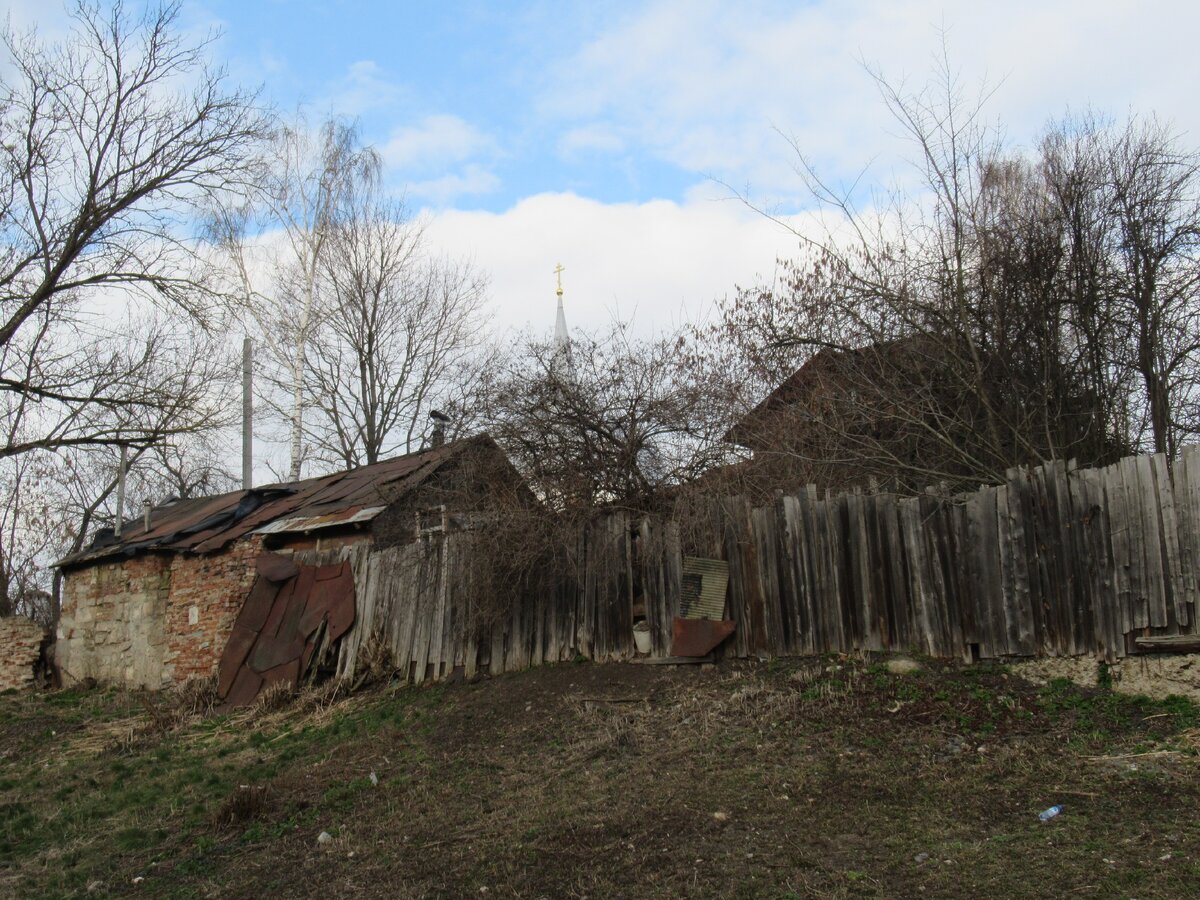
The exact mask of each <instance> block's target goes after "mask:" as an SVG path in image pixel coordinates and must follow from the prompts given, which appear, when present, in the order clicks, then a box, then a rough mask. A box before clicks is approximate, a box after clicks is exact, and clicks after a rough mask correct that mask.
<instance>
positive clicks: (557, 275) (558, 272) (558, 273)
mask: <svg viewBox="0 0 1200 900" xmlns="http://www.w3.org/2000/svg"><path fill="white" fill-rule="evenodd" d="M565 271H566V269H564V268H563V264H562V263H559V264H558V265H556V266H555V267H554V277H555V278H557V279H558V290H557V291H556V293H557V294H558V296H560V297H561V296H562V295H563V290H562V273H563V272H565Z"/></svg>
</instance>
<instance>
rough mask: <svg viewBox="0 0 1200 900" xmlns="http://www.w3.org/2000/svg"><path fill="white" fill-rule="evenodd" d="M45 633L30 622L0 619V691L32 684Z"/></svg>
mask: <svg viewBox="0 0 1200 900" xmlns="http://www.w3.org/2000/svg"><path fill="white" fill-rule="evenodd" d="M44 637H45V632H43V631H42V626H41V625H39V624H38V623H37V622H35V621H33V619H27V618H25V617H24V616H10V617H9V618H7V619H0V691H11V690H13V689H15V688H23V687H25V686H27V685H28V684H30V682H32V681H33V668H34V666H35V665H37V661H38V657H40V656H41V649H42V638H44Z"/></svg>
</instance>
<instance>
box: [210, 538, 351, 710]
mask: <svg viewBox="0 0 1200 900" xmlns="http://www.w3.org/2000/svg"><path fill="white" fill-rule="evenodd" d="M270 565H271V563H270V562H268V568H269V566H270ZM293 565H294V567H295V568H296V571H297V574H296V575H295V576H294V577H292V578H290V579H288V580H287V581H285V582H282V583H280V584H276V583H273V582H271V581H268V580H267V579H266V578H265V577H261V576H260V577H259V578H257V579H255V582H254V585H253V586H252V588H251V590H250V593H249V595H248V597H247V601H246V605H245V606H243V607H242V612H241V614H239V616H238V621H237V623H236V624H235V625H234V630H233V634H232V636H231V638H230V642H229V643H228V644H227V645H226V647H225V652H224V654H223V655H222V658H221V667H220V676H219V691H220V694H221V696H222V697H224V698H225V700H226V704H227V705H229V706H243V705H246V704H248V703H250V702H252V701H253V700H254V698H255V697H256V696H257V695H258V692H259V690H260V689H261V688H262V686H263V685H265V684H272V683H274V682H276V681H285V680H286V681H290V682H291V683H292V684H298V683H299V681H300V679H301V678H302V677H303V676H304V673H305V672H307V671H308V666H309V663H310V662H311V661H312V657H313V653H314V652H315V649H316V647H315V643H314V636H315V634H316V633H317V631H318V629H319V628H320V626H321V623H322V622H326V623H327V624H326V636H327V639H328V640H330V641H336V640H337V639H338V638H340V637H341V636H342V635H343V634H345V633H346V631H348V630H349V628H350V626H351V625H352V624H353V623H354V574H353V571H352V569H351V567H350V563H349V561H342V562H339V563H335V564H333V565H329V566H303V565H296V564H293ZM252 603H253V604H254V608H253V609H251V604H252ZM247 623H252V624H255V625H260V626H261V628H251V627H247Z"/></svg>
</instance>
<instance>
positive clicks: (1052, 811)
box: [1038, 805, 1063, 822]
mask: <svg viewBox="0 0 1200 900" xmlns="http://www.w3.org/2000/svg"><path fill="white" fill-rule="evenodd" d="M1062 811H1063V808H1062V807H1061V806H1057V805H1056V806H1052V807H1050V808H1049V809H1044V810H1042V811H1041V812H1040V813H1038V818H1039V819H1041V820H1042V821H1043V822H1049V821H1050V820H1051V819H1053V818H1054V817H1055V816H1057V815H1058V814H1059V813H1060V812H1062Z"/></svg>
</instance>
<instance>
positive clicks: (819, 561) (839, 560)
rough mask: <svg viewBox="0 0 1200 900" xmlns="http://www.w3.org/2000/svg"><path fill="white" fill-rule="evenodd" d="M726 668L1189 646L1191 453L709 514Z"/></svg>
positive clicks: (1198, 532)
mask: <svg viewBox="0 0 1200 900" xmlns="http://www.w3.org/2000/svg"><path fill="white" fill-rule="evenodd" d="M720 505H721V509H720V515H719V516H718V517H717V519H718V521H719V522H720V523H721V528H722V534H721V536H720V537H721V539H720V540H719V541H718V540H717V536H716V535H715V534H713V535H712V545H713V546H714V547H719V548H720V550H721V551H722V553H721V555H722V556H723V557H724V558H725V559H727V560H728V561H729V566H730V595H729V603H730V614H731V616H732V617H733V618H735V619H736V620H737V622H738V631H737V633H736V635H735V637H734V648H733V650H734V652H736V653H737V654H738V655H741V656H747V655H756V654H757V655H788V654H804V653H813V652H822V651H828V650H852V649H885V648H891V649H904V650H910V651H917V652H922V653H928V654H931V655H934V656H942V657H962V658H963V659H972V658H980V657H992V658H996V657H1006V656H1038V655H1078V654H1096V655H1098V656H1100V657H1103V658H1106V659H1110V660H1112V659H1116V658H1119V657H1122V656H1125V655H1126V654H1127V653H1131V652H1135V646H1134V643H1133V642H1134V639H1135V638H1136V637H1139V636H1150V635H1175V634H1193V633H1195V632H1196V630H1197V625H1196V600H1197V577H1196V576H1197V563H1198V561H1200V448H1188V450H1187V451H1186V452H1185V453H1184V454H1183V456H1182V458H1181V459H1180V460H1179V461H1178V462H1177V463H1176V464H1175V466H1174V470H1173V471H1171V470H1170V469H1169V467H1168V465H1167V461H1166V459H1165V458H1164V457H1163V456H1162V455H1156V456H1140V457H1130V458H1128V459H1124V460H1122V461H1121V462H1119V463H1117V464H1115V465H1112V466H1109V467H1107V468H1102V469H1070V468H1068V466H1066V465H1064V464H1063V463H1052V464H1049V465H1046V466H1043V467H1040V468H1035V469H1028V470H1024V469H1021V470H1016V469H1015V470H1012V471H1010V472H1009V473H1008V477H1007V480H1006V483H1005V484H1003V485H998V486H989V487H983V488H980V489H979V490H977V491H975V492H973V493H970V494H965V495H958V496H953V497H951V496H942V495H938V494H937V493H936V492H930V493H926V494H924V495H922V496H919V497H909V498H900V497H895V496H892V495H889V494H867V493H848V494H840V495H837V496H825V497H822V496H819V495H818V494H817V492H816V491H815V490H813V489H809V490H808V491H807V492H805V493H803V494H801V495H799V496H786V497H780V498H779V499H778V500H776V502H775V503H774V504H772V505H771V506H768V507H756V508H751V507H750V506H749V504H747V503H745V502H744V501H741V500H739V499H738V498H729V499H726V500H723V501H721V504H720Z"/></svg>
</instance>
